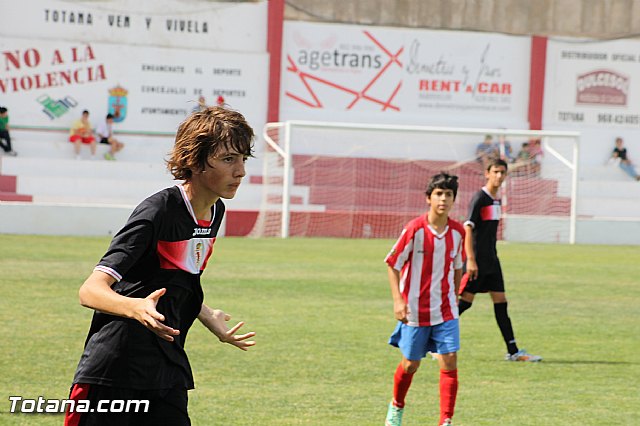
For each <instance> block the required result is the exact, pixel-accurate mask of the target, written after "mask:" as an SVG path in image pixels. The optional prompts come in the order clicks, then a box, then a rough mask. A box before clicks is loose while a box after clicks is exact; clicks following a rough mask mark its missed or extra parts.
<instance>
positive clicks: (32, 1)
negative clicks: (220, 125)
mask: <svg viewBox="0 0 640 426" xmlns="http://www.w3.org/2000/svg"><path fill="white" fill-rule="evenodd" d="M0 7H1V10H2V13H1V14H0V35H2V36H4V37H18V38H42V39H59V40H75V41H77V40H81V41H83V42H87V43H89V42H91V43H92V42H101V43H112V44H130V45H146V46H162V47H175V48H179V49H203V50H216V51H227V52H255V53H258V52H263V51H264V50H265V46H266V35H267V1H266V0H264V1H256V2H244V3H229V2H212V1H205V0H191V1H176V0H154V1H153V2H150V1H139V0H102V1H73V2H70V1H61V0H29V1H22V2H19V1H18V2H17V1H15V0H0Z"/></svg>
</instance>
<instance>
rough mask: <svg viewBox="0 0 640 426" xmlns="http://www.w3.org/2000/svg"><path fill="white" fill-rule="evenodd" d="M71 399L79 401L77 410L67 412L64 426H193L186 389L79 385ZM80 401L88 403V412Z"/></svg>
mask: <svg viewBox="0 0 640 426" xmlns="http://www.w3.org/2000/svg"><path fill="white" fill-rule="evenodd" d="M69 399H72V400H74V401H76V405H75V407H76V409H77V410H75V411H74V412H69V410H67V412H66V413H65V418H64V425H65V426H102V425H104V426H112V425H117V426H128V425H132V426H133V425H136V426H137V425H165V424H166V425H176V426H188V425H191V420H190V419H189V413H188V412H187V402H188V397H187V390H186V389H180V388H174V389H160V390H136V389H125V388H113V387H110V386H102V385H88V384H80V383H79V384H75V385H73V386H72V387H71V393H70V396H69ZM81 400H84V401H89V403H88V406H89V408H88V409H87V405H86V403H82V402H79V401H81ZM145 400H148V401H149V402H148V404H147V403H145V402H144V401H145ZM81 407H82V408H81ZM98 410H100V411H112V412H99V411H98ZM87 411H88V412H87ZM136 411H137V412H136ZM145 411H146V412H145Z"/></svg>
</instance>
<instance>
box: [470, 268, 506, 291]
mask: <svg viewBox="0 0 640 426" xmlns="http://www.w3.org/2000/svg"><path fill="white" fill-rule="evenodd" d="M482 270H483V268H482V266H478V272H479V273H478V277H477V278H476V279H475V280H470V279H469V274H466V273H465V274H464V275H463V276H462V282H461V283H460V294H462V293H463V292H465V291H466V292H469V293H473V294H476V293H488V292H490V291H495V292H502V293H503V292H504V278H503V277H502V268H501V267H500V262H496V263H495V264H494V266H493V268H491V270H489V271H488V272H485V273H484V274H483V273H482Z"/></svg>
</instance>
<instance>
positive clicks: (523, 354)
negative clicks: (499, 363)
mask: <svg viewBox="0 0 640 426" xmlns="http://www.w3.org/2000/svg"><path fill="white" fill-rule="evenodd" d="M504 359H505V361H521V362H540V361H542V357H541V356H539V355H531V354H530V353H528V352H527V351H526V350H525V349H520V350H519V351H518V352H516V353H515V354H513V355H510V354H506V355H505V356H504Z"/></svg>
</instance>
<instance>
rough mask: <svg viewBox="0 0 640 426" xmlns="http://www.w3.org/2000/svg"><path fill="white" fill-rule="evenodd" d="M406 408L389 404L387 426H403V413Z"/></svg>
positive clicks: (385, 423) (385, 422)
mask: <svg viewBox="0 0 640 426" xmlns="http://www.w3.org/2000/svg"><path fill="white" fill-rule="evenodd" d="M403 412H404V408H400V407H396V406H395V405H393V401H392V402H390V403H389V410H388V411H387V419H386V420H385V421H384V425H385V426H401V425H402V413H403Z"/></svg>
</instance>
